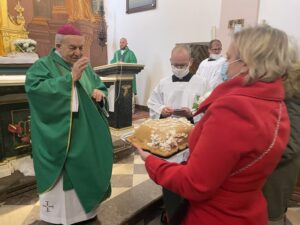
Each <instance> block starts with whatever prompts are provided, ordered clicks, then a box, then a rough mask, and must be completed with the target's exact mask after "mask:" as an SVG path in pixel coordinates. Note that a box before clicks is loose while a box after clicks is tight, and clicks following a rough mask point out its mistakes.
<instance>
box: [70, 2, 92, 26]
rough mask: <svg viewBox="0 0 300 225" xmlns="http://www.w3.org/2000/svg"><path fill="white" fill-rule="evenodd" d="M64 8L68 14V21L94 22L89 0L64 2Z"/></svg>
mask: <svg viewBox="0 0 300 225" xmlns="http://www.w3.org/2000/svg"><path fill="white" fill-rule="evenodd" d="M65 4H66V8H67V10H68V14H69V21H70V22H74V21H76V20H87V21H91V22H95V20H96V19H95V16H94V14H93V10H92V7H91V1H90V0H66V1H65Z"/></svg>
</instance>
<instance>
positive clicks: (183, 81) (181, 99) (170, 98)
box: [147, 46, 208, 120]
mask: <svg viewBox="0 0 300 225" xmlns="http://www.w3.org/2000/svg"><path fill="white" fill-rule="evenodd" d="M170 62H171V68H172V72H173V75H172V76H168V77H165V78H163V79H162V80H160V82H159V83H158V85H157V86H156V87H155V88H154V90H153V92H152V94H151V96H150V98H149V99H148V102H147V105H148V107H149V109H150V117H151V118H154V119H158V118H166V117H169V116H184V117H186V118H188V119H190V120H192V112H191V110H192V106H193V103H194V100H195V97H196V96H203V95H204V94H205V93H206V92H207V88H208V84H207V81H206V79H203V78H202V77H200V76H193V75H192V74H191V73H190V72H189V67H190V65H191V55H190V49H189V48H187V47H185V46H177V47H175V48H173V50H172V53H171V58H170Z"/></svg>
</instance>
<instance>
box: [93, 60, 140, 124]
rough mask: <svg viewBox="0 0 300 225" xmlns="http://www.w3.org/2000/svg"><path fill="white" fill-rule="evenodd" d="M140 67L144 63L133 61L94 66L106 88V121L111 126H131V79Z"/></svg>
mask: <svg viewBox="0 0 300 225" xmlns="http://www.w3.org/2000/svg"><path fill="white" fill-rule="evenodd" d="M142 69H144V65H141V64H133V63H114V64H108V65H104V66H98V67H94V70H95V72H96V73H97V74H98V75H99V76H101V77H103V79H102V80H105V85H106V86H107V88H108V104H109V118H108V122H109V125H110V126H111V127H112V128H115V129H123V128H128V127H131V126H132V80H133V78H134V76H135V74H138V73H139V72H140V71H141V70H142Z"/></svg>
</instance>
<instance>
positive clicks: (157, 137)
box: [127, 118, 193, 157]
mask: <svg viewBox="0 0 300 225" xmlns="http://www.w3.org/2000/svg"><path fill="white" fill-rule="evenodd" d="M192 127H193V125H192V124H191V123H190V122H189V121H188V120H187V119H185V118H166V119H154V120H153V119H149V120H147V121H145V122H144V123H142V124H141V125H140V126H139V127H138V128H136V129H135V131H134V133H133V135H132V136H130V137H128V139H127V140H128V141H129V142H131V143H132V144H135V145H137V146H139V147H141V148H143V149H144V150H146V151H149V152H151V153H153V154H156V155H159V156H162V157H170V156H172V155H174V154H176V153H177V152H179V151H181V150H184V149H186V148H187V147H188V135H189V133H190V131H191V129H192Z"/></svg>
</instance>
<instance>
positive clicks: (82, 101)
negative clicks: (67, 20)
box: [25, 24, 113, 224]
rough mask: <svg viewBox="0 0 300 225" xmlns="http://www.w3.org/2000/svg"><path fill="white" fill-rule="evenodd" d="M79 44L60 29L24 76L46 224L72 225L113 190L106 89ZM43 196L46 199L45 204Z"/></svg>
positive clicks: (72, 32)
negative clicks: (52, 42)
mask: <svg viewBox="0 0 300 225" xmlns="http://www.w3.org/2000/svg"><path fill="white" fill-rule="evenodd" d="M83 44H84V37H83V36H81V34H80V31H79V30H78V29H77V28H76V27H74V26H72V25H70V24H67V25H64V26H62V27H61V28H60V29H59V30H58V33H57V34H56V40H55V45H56V48H54V49H52V50H51V52H50V53H49V55H48V56H46V57H43V58H41V59H39V60H38V61H37V62H35V63H34V64H33V65H32V67H31V68H30V69H29V70H28V71H27V74H26V82H25V90H26V92H27V96H28V101H29V107H30V113H31V140H32V153H33V161H34V168H35V173H36V179H37V187H38V192H39V195H40V205H41V219H42V220H45V221H47V222H50V223H61V224H72V223H77V222H80V221H83V220H87V219H91V218H93V217H95V216H96V212H95V209H96V208H97V206H98V205H99V203H100V202H101V201H103V200H105V199H106V198H107V197H108V196H109V195H110V191H111V187H110V179H111V173H112V158H113V145H112V140H111V135H110V131H109V127H108V123H107V119H106V117H105V113H104V112H105V102H106V96H107V89H106V87H105V85H104V83H103V82H102V81H101V80H100V78H99V77H98V76H97V75H96V74H95V73H94V71H93V69H92V68H91V65H90V63H89V60H88V58H86V57H82V50H83ZM60 183H61V187H62V188H58V186H59V185H60ZM52 192H53V193H52ZM70 193H71V197H69V194H70ZM72 193H73V194H72ZM51 195H52V196H51ZM41 196H42V197H43V199H44V196H46V198H45V199H46V200H43V201H44V202H42V197H41ZM49 196H50V197H49ZM58 196H61V197H58ZM72 196H73V197H72ZM70 199H71V200H70ZM72 199H75V200H76V199H77V200H76V201H75V200H72ZM52 201H53V202H52ZM76 202H78V204H76ZM77 205H78V206H77ZM45 206H46V207H45ZM51 207H52V208H51ZM44 208H47V210H46V209H44ZM62 208H63V209H62ZM42 210H44V212H42ZM55 210H57V211H55ZM80 210H81V211H82V212H81V211H80ZM92 212H93V213H92Z"/></svg>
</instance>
